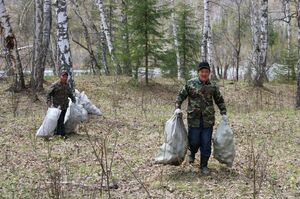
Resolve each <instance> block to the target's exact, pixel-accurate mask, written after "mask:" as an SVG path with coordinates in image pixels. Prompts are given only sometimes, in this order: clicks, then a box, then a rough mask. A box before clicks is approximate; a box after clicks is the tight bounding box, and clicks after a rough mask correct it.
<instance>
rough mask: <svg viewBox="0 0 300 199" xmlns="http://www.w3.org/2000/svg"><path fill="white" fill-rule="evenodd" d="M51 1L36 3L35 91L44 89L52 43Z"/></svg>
mask: <svg viewBox="0 0 300 199" xmlns="http://www.w3.org/2000/svg"><path fill="white" fill-rule="evenodd" d="M51 23H52V16H51V0H35V1H34V27H35V29H34V43H33V46H34V48H33V63H32V70H31V86H32V88H33V89H34V90H36V91H40V90H42V89H43V82H44V71H45V64H46V59H47V54H48V48H49V43H50V31H51Z"/></svg>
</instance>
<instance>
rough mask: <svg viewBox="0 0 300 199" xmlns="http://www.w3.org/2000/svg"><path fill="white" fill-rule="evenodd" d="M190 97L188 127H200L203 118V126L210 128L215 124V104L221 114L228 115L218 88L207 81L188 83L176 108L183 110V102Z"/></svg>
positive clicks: (178, 97) (195, 80) (179, 96)
mask: <svg viewBox="0 0 300 199" xmlns="http://www.w3.org/2000/svg"><path fill="white" fill-rule="evenodd" d="M187 97H188V109H187V113H188V116H187V117H188V126H189V127H199V126H200V120H201V116H202V118H203V126H204V127H205V128H209V127H212V126H214V124H215V110H214V103H213V100H214V101H215V104H217V106H218V108H219V109H220V112H221V114H226V106H225V103H224V99H223V96H222V94H221V93H220V90H219V88H218V86H217V85H216V84H215V83H211V82H210V81H207V82H205V83H203V82H201V81H200V80H199V78H198V77H197V78H193V79H191V80H189V81H187V84H186V85H185V86H184V87H183V88H182V89H181V90H180V92H179V94H178V95H177V97H176V108H181V104H182V102H183V101H184V100H185V99H186V98H187Z"/></svg>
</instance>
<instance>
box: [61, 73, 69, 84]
mask: <svg viewBox="0 0 300 199" xmlns="http://www.w3.org/2000/svg"><path fill="white" fill-rule="evenodd" d="M67 81H68V75H67V74H63V75H61V76H60V82H61V83H67Z"/></svg>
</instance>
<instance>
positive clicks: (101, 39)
mask: <svg viewBox="0 0 300 199" xmlns="http://www.w3.org/2000/svg"><path fill="white" fill-rule="evenodd" d="M82 6H83V7H84V10H85V14H86V16H87V17H88V21H89V23H90V26H91V28H92V29H93V30H94V31H95V32H97V36H98V38H99V39H98V40H99V44H100V45H99V47H100V49H101V53H100V55H101V56H100V57H101V64H102V66H103V68H104V74H105V75H109V74H110V71H109V68H108V65H107V60H106V43H105V34H104V32H103V31H102V30H103V29H102V26H101V24H100V31H99V30H98V29H97V26H96V25H95V24H94V23H93V20H92V18H91V16H90V14H89V12H88V9H87V7H86V6H85V4H84V2H83V5H82ZM100 73H101V72H100Z"/></svg>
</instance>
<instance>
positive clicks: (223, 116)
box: [222, 114, 228, 122]
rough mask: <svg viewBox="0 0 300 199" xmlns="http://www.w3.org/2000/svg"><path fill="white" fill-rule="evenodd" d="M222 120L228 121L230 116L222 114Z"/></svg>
mask: <svg viewBox="0 0 300 199" xmlns="http://www.w3.org/2000/svg"><path fill="white" fill-rule="evenodd" d="M222 120H223V121H225V122H228V117H227V115H225V114H224V115H222Z"/></svg>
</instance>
